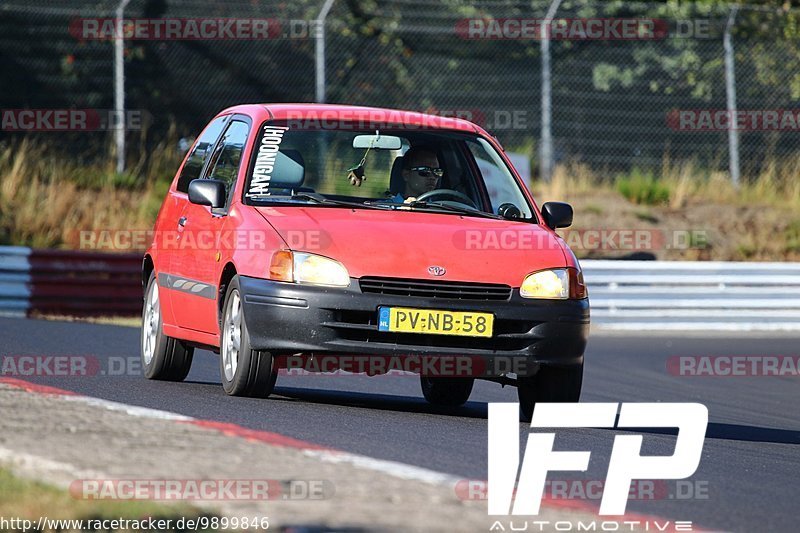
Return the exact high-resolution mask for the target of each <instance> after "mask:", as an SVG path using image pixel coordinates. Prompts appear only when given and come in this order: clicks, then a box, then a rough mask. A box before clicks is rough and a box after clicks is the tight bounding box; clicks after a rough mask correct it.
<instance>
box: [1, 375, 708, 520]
mask: <svg viewBox="0 0 800 533" xmlns="http://www.w3.org/2000/svg"><path fill="white" fill-rule="evenodd" d="M0 384H4V385H7V386H10V387H14V388H18V389H23V390H25V391H27V392H30V393H34V394H45V395H52V396H58V397H60V398H61V399H63V400H64V401H68V402H80V403H83V404H86V405H90V406H93V407H97V408H102V409H107V410H110V411H117V412H122V413H125V414H128V415H130V416H135V417H141V418H150V419H157V420H166V421H172V422H176V423H181V424H191V425H193V426H197V427H199V428H203V429H207V430H213V431H218V432H220V433H222V434H224V435H227V436H230V437H233V438H242V439H245V440H248V441H251V442H260V443H263V444H267V445H270V446H281V447H285V448H291V449H295V450H298V451H301V452H302V453H303V454H304V455H306V456H308V457H311V458H314V459H316V460H318V461H325V462H329V463H335V464H349V465H352V466H354V467H356V468H361V469H366V470H372V471H375V472H379V473H381V474H385V475H389V476H392V477H396V478H400V479H404V480H410V481H419V482H422V483H427V484H431V485H438V486H444V487H448V488H450V489H451V490H452V491H453V497H454V498H455V497H456V494H455V492H456V487H457V485H458V484H459V483H462V482H463V479H461V478H458V477H456V476H453V475H450V474H445V473H442V472H436V471H434V470H429V469H427V468H422V467H418V466H412V465H407V464H405V463H400V462H396V461H388V460H385V459H375V458H372V457H367V456H364V455H359V454H354V453H350V452H345V451H341V450H336V449H334V448H329V447H327V446H323V445H319V444H314V443H312V442H307V441H303V440H299V439H295V438H293V437H289V436H286V435H281V434H279V433H273V432H269V431H263V430H257V429H250V428H246V427H244V426H239V425H237V424H231V423H227V422H219V421H215V420H204V419H198V418H193V417H190V416H185V415H181V414H178V413H172V412H169V411H162V410H159V409H151V408H148V407H140V406H135V405H128V404H124V403H119V402H113V401H110V400H103V399H100V398H93V397H91V396H84V395H82V394H78V393H75V392H72V391H69V390H64V389H58V388H55V387H50V386H47V385H40V384H37V383H32V382H29V381H24V380H21V379H17V378H9V377H0ZM0 455H2V454H0ZM542 507H543V508H550V509H554V510H566V511H575V512H582V513H587V514H591V515H595V516H596V515H597V512H598V507H597V506H596V505H593V504H591V503H589V502H585V501H580V500H560V499H553V498H547V497H546V498H545V499H544V500H543V501H542ZM609 518H611V517H609ZM612 521H614V522H619V523H623V522H640V523H643V522H648V523H654V522H659V523H661V524H669V525H668V526H667V527H666V529H659V531H663V532H673V531H677V530H676V529H675V528H674V525H675V522H674V521H671V520H667V519H663V518H661V517H657V516H652V515H642V514H636V513H626V514H625V515H623V516H615V517H613V520H612ZM692 531H698V532H700V531H707V530H703V529H700V528H698V527H696V526H695V527H693V529H692Z"/></svg>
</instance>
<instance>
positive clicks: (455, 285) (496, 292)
mask: <svg viewBox="0 0 800 533" xmlns="http://www.w3.org/2000/svg"><path fill="white" fill-rule="evenodd" d="M359 285H360V286H361V292H365V293H376V294H386V295H391V296H416V297H419V298H447V299H451V300H484V301H485V300H495V301H496V300H508V299H509V298H510V297H511V287H509V286H508V285H499V284H487V283H465V282H459V281H432V280H431V281H429V280H420V279H401V278H369V277H365V278H361V280H360V281H359Z"/></svg>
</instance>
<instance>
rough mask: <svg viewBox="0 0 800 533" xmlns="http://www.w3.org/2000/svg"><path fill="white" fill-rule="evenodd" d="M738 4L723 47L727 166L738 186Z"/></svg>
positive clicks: (726, 32)
mask: <svg viewBox="0 0 800 533" xmlns="http://www.w3.org/2000/svg"><path fill="white" fill-rule="evenodd" d="M738 10H739V6H737V5H734V6H732V7H731V12H730V14H729V15H728V23H727V24H726V25H725V36H724V37H723V41H722V42H723V47H724V48H725V96H726V99H727V105H728V168H729V169H730V173H731V182H732V183H733V186H734V187H736V188H738V187H739V130H738V129H737V128H736V126H735V116H736V65H735V63H734V61H735V57H734V50H733V38H732V36H731V30H732V29H733V25H734V22H735V20H736V12H737V11H738Z"/></svg>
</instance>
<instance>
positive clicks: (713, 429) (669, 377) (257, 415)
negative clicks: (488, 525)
mask: <svg viewBox="0 0 800 533" xmlns="http://www.w3.org/2000/svg"><path fill="white" fill-rule="evenodd" d="M0 339H2V345H0V346H1V347H0V355H82V356H85V355H91V356H96V357H97V358H99V359H100V360H101V365H100V368H102V369H105V368H110V367H107V366H106V365H105V364H104V363H103V361H105V360H106V359H107V358H114V360H115V361H117V362H119V361H122V360H124V359H125V358H137V359H138V354H139V348H138V342H139V330H138V329H134V328H126V327H117V326H107V325H95V324H82V323H69V322H51V321H41V320H25V319H16V318H2V319H0ZM798 352H800V349H799V348H798V338H797V336H794V337H790V336H786V335H783V336H782V335H773V336H766V337H765V336H760V337H758V336H756V334H743V333H738V334H736V335H734V336H732V335H727V334H725V335H716V336H708V337H699V336H686V335H680V334H663V335H654V334H646V335H645V334H642V335H640V336H621V335H601V334H594V335H593V336H592V338H591V340H590V344H589V349H588V352H587V356H586V374H585V378H584V391H583V395H582V398H581V400H582V401H589V402H650V401H662V402H670V401H675V402H688V401H696V402H700V403H703V404H705V405H706V406H707V407H708V409H709V413H710V423H709V427H708V432H707V438H706V442H705V448H704V451H703V458H702V460H701V463H700V467H699V469H698V471H697V472H696V473H695V475H694V476H693V477H692V480H693V481H694V483H691V484H686V485H684V486H683V487H682V489H681V491H682V494H679V493H678V492H681V491H679V489H678V487H677V486H676V484H675V482H674V481H670V482H667V488H668V490H667V491H666V492H662V493H661V496H660V497H659V498H658V499H655V500H642V501H633V500H632V501H631V502H630V503H629V505H628V510H629V511H634V512H638V513H643V514H648V515H655V516H660V517H664V518H671V519H674V520H693V521H694V522H695V525H696V526H700V527H705V528H707V529H712V530H728V531H787V532H789V531H797V526H796V521H795V517H796V515H797V495H798V493H800V414H798V401H799V400H800V379H799V378H798V377H797V376H794V377H792V376H786V377H774V376H773V377H707V376H703V377H697V376H695V377H686V376H678V375H673V374H670V373H669V372H668V370H667V360H668V358H669V357H670V356H680V355H795V356H796V355H798ZM129 370H131V371H130V372H126V374H127V375H123V376H117V375H113V376H112V375H109V373H108V372H106V373H105V375H98V376H94V377H88V378H87V377H25V376H16V377H22V378H23V379H27V380H29V381H36V382H39V383H43V384H47V385H51V386H55V387H59V388H63V389H68V390H72V391H75V392H78V393H82V394H86V395H89V396H94V397H99V398H104V399H108V400H113V401H118V402H123V403H128V404H134V405H140V406H145V407H151V408H157V409H163V410H168V411H173V412H177V413H181V414H185V415H189V416H192V417H196V418H204V419H213V420H218V421H224V422H231V423H236V424H240V425H243V426H246V427H251V428H255V429H263V430H267V431H273V432H277V433H281V434H284V435H288V436H291V437H295V438H298V439H303V440H307V441H311V442H314V443H318V444H322V445H327V446H330V447H333V448H338V449H342V450H346V451H350V452H354V453H359V454H363V455H367V456H371V457H377V458H381V459H389V460H394V461H400V462H404V463H408V464H412V465H417V466H422V467H426V468H429V469H433V470H437V471H441V472H446V473H450V474H453V475H456V476H459V477H462V478H464V479H481V480H482V479H486V475H487V472H486V464H487V457H486V456H487V450H486V448H487V435H486V412H487V406H486V404H487V402H492V401H516V391H515V390H514V389H513V388H509V387H506V388H505V389H504V388H501V387H500V386H499V385H497V384H494V383H487V382H478V383H477V384H476V387H475V389H474V390H473V393H472V396H471V398H470V402H469V403H468V404H467V405H466V406H465V407H463V408H458V409H451V410H448V409H441V408H435V407H431V406H429V405H428V404H427V403H426V402H425V401H424V400H423V398H422V395H421V392H420V390H419V382H418V380H417V379H414V378H411V377H403V376H384V377H367V376H362V375H358V376H335V377H334V376H330V375H316V376H303V377H294V376H288V377H287V376H282V377H280V378H279V379H278V386H277V389H276V392H277V394H276V395H274V396H273V397H271V398H270V399H268V400H254V399H246V398H232V397H229V396H226V395H225V393H224V392H223V391H222V388H221V386H220V385H219V369H218V362H217V356H216V355H214V354H212V353H210V352H200V351H197V352H196V353H195V359H194V365H193V367H192V371H191V373H190V374H189V377H188V379H187V381H186V382H184V383H163V382H153V381H148V380H146V379H144V378H143V377H141V376H140V375H138V376H137V375H131V374H137V373H139V371H140V369H138V368H136V369H135V370H134V369H131V368H129ZM525 431H526V427H525V426H524V425H523V424H520V435H521V438H522V437H524V434H525ZM643 432H645V433H646V434H645V437H644V443H645V444H644V446H643V454H656V455H670V454H671V453H672V450H673V448H674V441H675V437H674V435H673V434H670V432H669V430H651V431H649V432H648V430H644V431H643ZM617 433H619V432H617V431H613V430H610V429H581V430H561V431H560V433H559V436H558V437H557V439H556V446H557V449H562V450H570V449H571V450H590V451H591V452H592V456H591V457H592V458H591V462H590V466H589V472H587V473H585V474H569V475H566V474H565V475H563V477H559V479H573V478H574V479H585V480H603V479H605V473H606V468H607V465H608V457H609V454H610V450H611V446H612V442H613V438H614V435H615V434H617ZM523 446H524V444H523ZM557 476H560V474H551V479H552V478H555V477H557ZM690 489H691V490H690ZM698 491H699V492H700V497H697V496H698V495H697V494H696V492H698ZM688 493H695V494H688ZM706 493H707V494H706ZM454 497H456V495H455V492H454ZM597 504H598V505H599V501H598V502H597Z"/></svg>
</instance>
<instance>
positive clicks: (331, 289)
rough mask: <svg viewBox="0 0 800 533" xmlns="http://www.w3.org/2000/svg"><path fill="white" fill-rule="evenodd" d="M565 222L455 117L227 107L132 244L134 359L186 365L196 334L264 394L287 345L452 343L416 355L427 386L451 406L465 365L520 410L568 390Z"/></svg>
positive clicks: (583, 310) (566, 214) (154, 374)
mask: <svg viewBox="0 0 800 533" xmlns="http://www.w3.org/2000/svg"><path fill="white" fill-rule="evenodd" d="M571 222H572V208H571V207H570V206H569V205H567V204H563V203H559V202H548V203H546V204H544V205H543V206H542V207H541V209H540V208H539V207H537V205H536V204H535V202H534V200H533V198H532V197H531V194H530V192H529V191H528V189H527V188H526V186H525V185H524V183H523V181H522V180H521V179H520V177H519V175H518V174H517V172H516V171H515V169H514V168H513V166H512V165H511V163H510V161H509V159H508V157H507V156H506V154H505V152H504V151H503V148H502V147H501V146H500V145H499V143H498V142H497V141H496V140H495V139H494V138H493V137H492V136H491V135H489V134H488V133H487V132H486V131H484V130H483V129H482V128H480V127H479V126H477V125H475V124H473V123H471V122H468V121H465V120H460V119H454V118H445V117H436V116H432V115H425V114H421V113H415V112H406V111H394V110H385V109H376V108H366V107H354V106H339V105H322V104H275V105H273V104H265V105H242V106H237V107H233V108H230V109H226V110H225V111H223V112H221V113H220V114H219V115H218V116H216V117H215V118H214V119H213V120H212V121H211V122H210V123H209V124H208V126H207V127H206V128H205V130H203V132H202V134H201V135H200V136H199V137H198V138H197V140H196V142H195V144H194V146H193V147H192V149H191V150H190V151H189V153H188V155H187V156H186V159H185V160H184V162H183V164H182V165H181V168H180V170H179V171H178V173H177V175H176V176H175V179H174V180H173V182H172V186H171V187H170V189H169V192H168V194H167V197H166V199H165V200H164V203H163V205H162V207H161V210H160V212H159V214H158V219H157V221H156V224H155V231H154V235H155V236H154V239H153V242H152V244H151V245H150V247H149V248H148V250H147V252H146V254H145V257H144V263H143V272H142V274H143V282H144V287H145V297H144V302H145V305H144V312H143V318H144V325H143V328H142V337H141V351H142V360H143V364H144V368H145V374H146V376H147V377H148V378H150V379H163V380H182V379H183V378H184V377H186V375H187V373H188V372H189V368H190V366H191V362H192V355H193V351H194V349H195V348H204V349H210V350H213V351H215V352H218V353H219V354H220V377H221V380H222V385H223V387H224V389H225V391H226V392H227V393H228V394H231V395H242V396H257V397H266V396H268V395H269V394H270V393H271V392H272V390H273V387H274V385H275V380H276V376H277V374H278V370H279V369H280V368H281V367H285V366H286V365H287V361H290V360H292V358H301V360H303V361H306V362H307V361H309V360H314V359H315V358H317V359H319V358H334V359H336V360H339V361H343V360H345V359H347V360H348V361H351V362H352V360H353V359H352V358H353V357H360V358H367V359H369V358H378V359H380V358H382V360H383V361H386V360H398V361H406V362H407V361H416V363H419V361H420V360H421V359H426V361H427V363H430V362H431V361H433V363H434V364H433V365H428V366H425V368H428V369H430V368H439V367H437V366H436V363H440V362H442V361H446V360H447V359H448V358H458V359H459V360H461V359H465V360H466V363H467V365H466V366H464V365H461V366H457V368H459V369H460V370H461V373H447V372H430V371H429V372H424V371H421V372H420V375H421V382H422V391H423V394H424V396H425V398H426V399H427V400H428V401H430V402H432V403H437V404H444V405H461V404H463V403H464V402H466V401H467V399H468V397H469V395H470V392H471V390H472V386H473V382H474V379H475V378H484V379H489V380H492V381H497V382H499V383H502V384H513V385H516V386H517V387H518V394H519V398H520V404H521V408H522V412H523V414H524V415H526V416H530V413H531V412H532V409H533V406H534V404H535V403H536V402H537V401H545V402H547V401H577V400H578V398H579V395H580V390H581V383H582V375H583V353H584V349H585V346H586V340H587V336H588V331H589V301H588V297H587V291H586V287H585V285H584V282H583V276H582V274H581V269H580V265H579V264H578V261H577V260H576V258H575V256H574V254H573V253H572V252H571V251H570V250H569V248H568V247H567V245H566V243H565V242H564V241H563V240H562V239H561V238H560V237H559V236H558V235H557V234H556V232H555V229H556V228H560V227H567V226H569V225H570V224H571ZM337 358H338V359H337ZM403 364H405V363H401V366H402V365H403ZM411 366H413V365H411ZM423 366H424V365H423ZM328 368H329V367H328ZM339 368H341V366H340V367H339ZM371 368H373V369H374V368H376V367H375V366H372V367H371ZM417 368H422V367H417Z"/></svg>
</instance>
